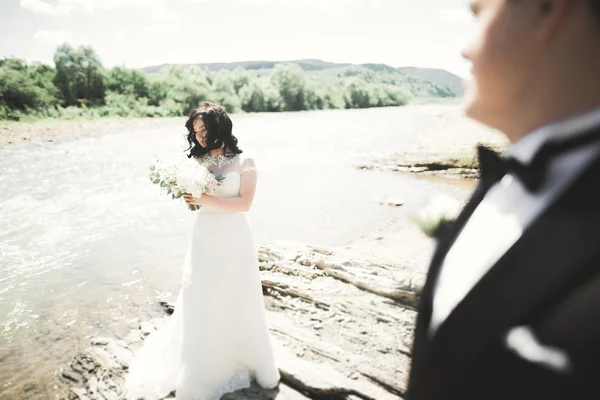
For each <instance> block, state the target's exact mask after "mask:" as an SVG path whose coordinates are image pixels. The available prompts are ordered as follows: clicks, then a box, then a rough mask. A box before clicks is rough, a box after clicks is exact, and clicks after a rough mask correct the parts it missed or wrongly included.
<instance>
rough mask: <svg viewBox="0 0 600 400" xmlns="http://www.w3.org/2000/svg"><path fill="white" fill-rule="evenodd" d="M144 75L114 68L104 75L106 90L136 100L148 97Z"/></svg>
mask: <svg viewBox="0 0 600 400" xmlns="http://www.w3.org/2000/svg"><path fill="white" fill-rule="evenodd" d="M149 86H150V85H149V83H148V80H147V79H146V74H144V73H143V72H141V71H138V70H135V69H127V68H123V67H115V68H112V69H110V70H109V71H108V72H107V73H106V88H107V89H108V90H111V91H113V92H115V93H119V94H125V95H129V96H133V97H135V98H136V99H139V98H142V97H149V93H150V87H149Z"/></svg>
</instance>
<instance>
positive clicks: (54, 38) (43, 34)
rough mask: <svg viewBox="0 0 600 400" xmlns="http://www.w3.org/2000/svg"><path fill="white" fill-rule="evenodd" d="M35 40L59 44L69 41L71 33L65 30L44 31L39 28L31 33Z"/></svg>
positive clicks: (71, 36) (71, 38) (71, 37)
mask: <svg viewBox="0 0 600 400" xmlns="http://www.w3.org/2000/svg"><path fill="white" fill-rule="evenodd" d="M33 37H34V38H36V39H37V40H39V41H41V42H44V43H46V44H51V45H55V46H56V45H60V44H63V43H65V42H71V41H72V40H73V35H72V34H71V33H70V32H67V31H46V30H39V31H37V32H36V33H35V35H33Z"/></svg>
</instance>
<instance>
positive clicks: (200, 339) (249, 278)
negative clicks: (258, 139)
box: [125, 155, 280, 400]
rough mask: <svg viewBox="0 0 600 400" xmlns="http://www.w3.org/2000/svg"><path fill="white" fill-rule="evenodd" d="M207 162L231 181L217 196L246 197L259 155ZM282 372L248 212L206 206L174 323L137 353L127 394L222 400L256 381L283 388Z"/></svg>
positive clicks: (208, 159)
mask: <svg viewBox="0 0 600 400" xmlns="http://www.w3.org/2000/svg"><path fill="white" fill-rule="evenodd" d="M201 163H202V164H204V165H206V166H207V167H208V168H209V170H211V171H212V172H213V173H214V174H215V175H217V176H218V175H222V176H224V177H225V180H224V181H223V182H222V185H221V186H219V187H218V189H217V192H216V194H215V195H216V196H218V197H237V196H239V189H240V182H241V177H242V174H244V173H247V172H249V171H252V170H254V168H255V167H254V163H253V161H252V159H249V158H244V157H243V156H241V155H236V156H235V157H233V158H225V157H212V156H205V157H204V158H203V159H202V160H201ZM279 378H280V376H279V371H278V370H277V368H276V366H275V361H274V357H273V350H272V346H271V342H270V338H269V332H268V328H267V324H266V320H265V309H264V302H263V297H262V288H261V282H260V275H259V270H258V265H257V260H256V249H255V246H254V242H253V238H252V231H251V228H250V225H249V223H248V220H247V218H246V214H245V213H232V212H225V211H223V210H221V209H217V208H210V207H203V208H202V209H201V210H200V211H199V212H198V217H197V221H196V224H195V226H194V231H193V235H192V240H191V245H190V248H189V251H188V254H187V256H186V259H185V264H184V269H183V277H182V285H181V290H180V293H179V296H178V298H177V301H176V304H175V312H174V313H173V315H172V317H171V318H170V319H169V321H168V322H167V323H166V324H165V325H164V326H163V327H161V328H160V329H159V330H157V331H156V332H153V333H152V334H150V335H149V336H148V337H147V338H146V339H145V341H144V344H143V346H142V348H141V349H140V350H139V351H138V352H137V353H136V354H135V356H134V359H133V361H132V363H131V365H130V367H129V373H128V376H127V379H126V385H125V386H126V387H125V390H126V396H127V399H146V400H150V399H161V398H164V397H166V396H167V395H168V394H169V393H170V392H172V391H173V390H176V396H177V397H176V398H177V399H182V400H212V399H220V398H221V396H223V395H224V394H226V393H229V392H234V391H237V390H240V389H243V388H246V387H249V386H250V382H251V380H252V379H256V381H257V383H258V384H259V385H260V386H261V387H263V388H266V389H271V388H274V387H275V386H277V384H278V382H279Z"/></svg>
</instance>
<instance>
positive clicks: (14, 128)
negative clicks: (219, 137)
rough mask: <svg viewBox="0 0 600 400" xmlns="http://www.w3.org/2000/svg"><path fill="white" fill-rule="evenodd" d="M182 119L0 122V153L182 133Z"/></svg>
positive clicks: (183, 130) (183, 129)
mask: <svg viewBox="0 0 600 400" xmlns="http://www.w3.org/2000/svg"><path fill="white" fill-rule="evenodd" d="M184 122H185V121H184V119H183V118H102V119H96V120H89V121H87V120H83V121H60V120H58V121H55V120H51V121H40V122H35V123H20V122H19V123H14V122H10V123H7V122H2V121H0V149H2V148H5V147H7V146H10V145H12V144H18V143H24V142H29V143H36V144H41V143H48V142H57V141H64V140H73V139H78V138H83V137H89V136H99V135H106V134H111V133H119V132H125V131H128V130H143V129H159V128H165V127H167V128H175V129H177V128H178V130H179V131H181V132H182V135H183V132H185V128H184V127H183V123H184Z"/></svg>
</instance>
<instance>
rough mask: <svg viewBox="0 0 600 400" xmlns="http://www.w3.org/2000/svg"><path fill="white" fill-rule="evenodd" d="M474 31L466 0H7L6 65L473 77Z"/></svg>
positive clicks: (0, 5)
mask: <svg viewBox="0 0 600 400" xmlns="http://www.w3.org/2000/svg"><path fill="white" fill-rule="evenodd" d="M473 27H474V19H473V17H472V16H471V15H470V12H469V11H468V1H467V0H0V37H1V38H2V40H1V41H0V58H2V57H10V56H13V57H18V58H21V59H24V60H27V61H29V62H33V61H41V62H45V63H49V64H52V57H53V54H54V51H55V49H56V47H57V46H58V45H59V44H62V43H65V42H67V43H70V44H72V45H74V46H79V45H89V46H92V47H93V48H94V50H95V51H96V53H97V54H98V55H99V57H100V59H101V61H102V63H103V64H104V65H105V66H107V67H112V66H116V65H124V66H127V67H130V68H140V67H145V66H151V65H160V64H166V63H169V64H182V63H185V64H191V63H208V62H232V61H255V60H268V61H289V60H298V59H305V58H310V59H321V60H324V61H330V62H339V63H353V64H359V63H383V64H388V65H391V66H393V67H404V66H415V67H428V68H441V69H446V70H448V71H451V72H453V73H455V74H458V75H460V76H462V77H467V76H468V71H469V68H470V66H469V64H468V63H467V62H466V61H465V60H463V59H462V57H461V56H460V51H461V49H462V48H463V47H464V46H465V45H466V44H467V42H468V40H469V37H470V34H471V32H472V29H473Z"/></svg>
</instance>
